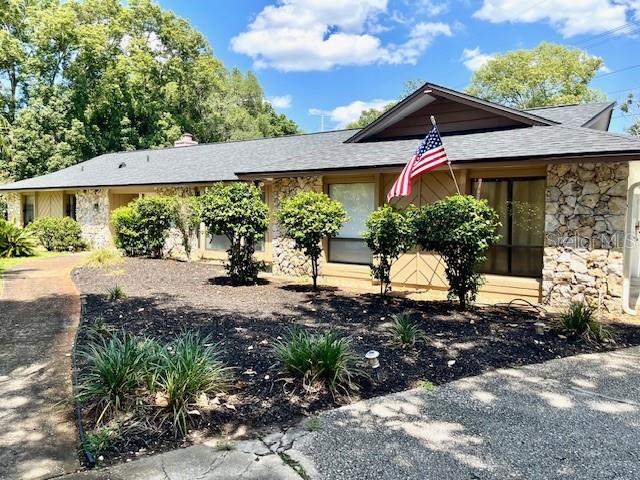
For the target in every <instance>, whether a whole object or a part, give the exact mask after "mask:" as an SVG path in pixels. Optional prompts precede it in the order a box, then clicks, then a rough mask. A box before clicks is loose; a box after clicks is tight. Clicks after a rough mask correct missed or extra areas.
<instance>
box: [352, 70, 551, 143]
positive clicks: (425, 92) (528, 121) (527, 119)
mask: <svg viewBox="0 0 640 480" xmlns="http://www.w3.org/2000/svg"><path fill="white" fill-rule="evenodd" d="M439 98H442V99H447V100H452V101H454V102H457V103H460V104H464V105H467V106H470V107H473V108H475V109H478V110H485V111H487V112H491V113H493V114H496V115H498V116H502V117H505V118H508V119H511V120H513V121H515V122H519V123H520V124H521V125H522V126H533V125H555V124H557V123H559V122H556V121H555V120H551V119H549V118H545V117H542V116H540V115H537V114H535V113H531V112H528V111H524V110H517V109H515V108H511V107H506V106H504V105H498V104H497V103H493V102H488V101H486V100H482V99H480V98H477V97H473V96H471V95H467V94H466V93H462V92H458V91H456V90H451V89H449V88H446V87H442V86H440V85H436V84H435V83H429V82H427V83H425V84H424V85H422V86H421V87H420V88H419V89H417V90H416V91H415V92H413V93H412V94H411V95H409V96H408V97H406V98H405V99H403V100H402V101H400V102H398V103H397V104H396V105H394V106H393V107H392V108H390V109H389V110H387V111H386V112H385V113H384V114H382V115H381V116H380V117H378V118H377V119H376V120H374V121H373V122H371V123H370V124H369V125H367V126H366V127H365V128H363V129H362V130H360V131H358V132H357V133H355V134H354V135H353V136H352V137H351V138H349V139H348V140H347V141H348V142H361V141H365V140H367V139H369V138H372V137H373V136H374V135H376V134H378V133H380V132H381V131H383V130H384V129H386V128H388V127H389V126H391V125H393V124H394V123H397V122H398V121H400V120H401V119H403V118H406V117H408V116H409V115H411V114H412V113H414V112H416V111H418V110H420V109H424V108H425V107H427V106H428V105H429V104H430V103H431V102H434V101H435V100H436V99H439Z"/></svg>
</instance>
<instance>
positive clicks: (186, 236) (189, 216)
mask: <svg viewBox="0 0 640 480" xmlns="http://www.w3.org/2000/svg"><path fill="white" fill-rule="evenodd" d="M174 208H175V211H174V224H175V227H176V228H177V229H178V231H179V232H180V235H181V236H182V246H183V247H184V253H185V255H186V256H187V260H191V239H192V238H193V236H194V235H195V233H196V231H197V229H198V225H200V220H201V205H200V200H199V199H198V197H175V205H174Z"/></svg>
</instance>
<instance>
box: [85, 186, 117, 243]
mask: <svg viewBox="0 0 640 480" xmlns="http://www.w3.org/2000/svg"><path fill="white" fill-rule="evenodd" d="M76 201H77V204H76V217H77V220H78V223H80V226H81V227H82V237H83V238H84V240H85V241H86V242H88V243H89V244H90V245H91V247H92V248H103V247H110V246H113V237H112V235H111V230H110V228H109V213H110V209H109V191H108V190H107V189H98V190H81V191H79V192H78V193H77V194H76Z"/></svg>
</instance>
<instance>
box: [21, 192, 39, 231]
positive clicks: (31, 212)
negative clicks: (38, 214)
mask: <svg viewBox="0 0 640 480" xmlns="http://www.w3.org/2000/svg"><path fill="white" fill-rule="evenodd" d="M35 205H36V196H35V195H25V196H24V197H22V225H23V226H24V227H26V226H27V225H29V224H30V223H32V222H33V220H34V219H35Z"/></svg>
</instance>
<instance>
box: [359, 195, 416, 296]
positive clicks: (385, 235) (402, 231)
mask: <svg viewBox="0 0 640 480" xmlns="http://www.w3.org/2000/svg"><path fill="white" fill-rule="evenodd" d="M362 237H363V238H364V240H365V242H367V246H368V247H369V248H370V249H371V251H372V253H373V257H374V259H375V260H376V263H374V264H373V265H372V266H371V274H372V275H373V278H375V279H376V280H378V281H379V282H380V295H381V296H383V297H384V296H385V295H386V293H387V292H388V291H389V290H391V267H392V266H393V262H395V261H396V260H397V259H398V257H400V255H402V254H403V253H406V252H408V251H409V250H411V248H412V247H413V245H414V244H415V238H414V237H415V232H414V225H413V222H412V219H411V216H410V214H409V213H408V212H402V211H399V210H396V209H395V208H393V207H391V206H389V205H384V206H382V207H380V208H378V209H377V210H375V211H373V212H371V214H370V215H369V217H368V218H367V230H366V231H365V232H364V233H363V235H362Z"/></svg>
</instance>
